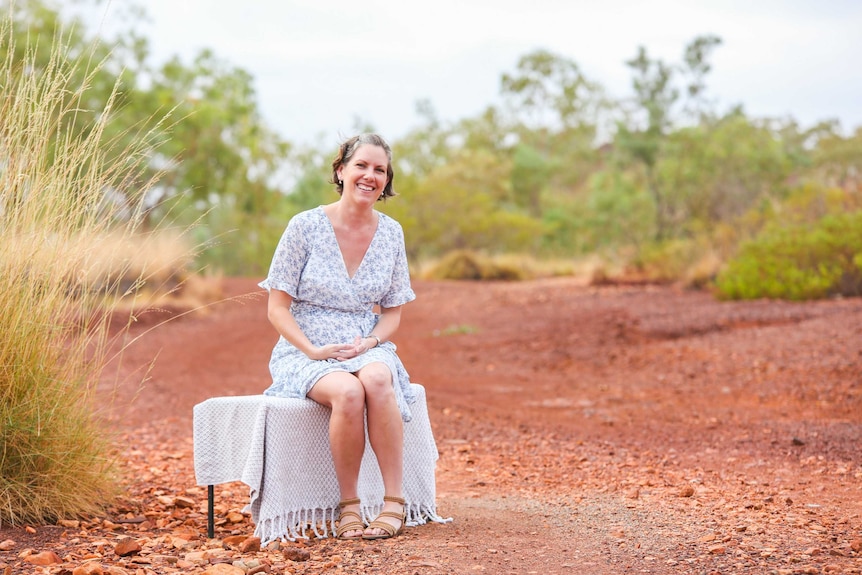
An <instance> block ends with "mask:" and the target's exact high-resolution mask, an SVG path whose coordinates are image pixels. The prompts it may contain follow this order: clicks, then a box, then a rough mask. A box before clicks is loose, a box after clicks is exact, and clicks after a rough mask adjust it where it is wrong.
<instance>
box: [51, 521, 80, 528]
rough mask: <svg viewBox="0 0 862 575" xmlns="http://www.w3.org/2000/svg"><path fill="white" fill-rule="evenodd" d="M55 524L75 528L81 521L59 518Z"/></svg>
mask: <svg viewBox="0 0 862 575" xmlns="http://www.w3.org/2000/svg"><path fill="white" fill-rule="evenodd" d="M57 525H60V526H61V527H67V528H69V529H77V528H78V527H80V526H81V522H80V521H78V520H76V519H60V520H59V521H57Z"/></svg>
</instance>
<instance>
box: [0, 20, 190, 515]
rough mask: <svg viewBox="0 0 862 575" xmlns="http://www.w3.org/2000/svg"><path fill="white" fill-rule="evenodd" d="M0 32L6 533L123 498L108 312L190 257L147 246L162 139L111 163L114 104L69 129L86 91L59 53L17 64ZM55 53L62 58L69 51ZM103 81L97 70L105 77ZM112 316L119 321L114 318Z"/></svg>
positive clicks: (144, 139)
mask: <svg viewBox="0 0 862 575" xmlns="http://www.w3.org/2000/svg"><path fill="white" fill-rule="evenodd" d="M12 42H13V41H12V33H11V25H10V20H9V16H8V15H5V16H3V17H2V19H0V44H5V46H3V47H4V48H9V49H8V50H6V52H7V53H8V54H9V57H8V58H7V59H6V60H5V61H3V62H0V238H2V240H0V293H2V294H3V297H2V298H0V325H2V326H3V329H2V337H0V436H2V451H0V525H3V524H6V523H11V524H21V523H30V522H36V523H39V522H46V521H52V520H55V519H58V518H64V517H73V516H81V515H85V514H89V513H92V512H95V511H97V510H98V509H99V508H100V507H101V506H102V505H104V504H105V503H107V502H109V501H110V499H111V497H112V495H113V494H114V492H115V485H116V483H115V477H114V475H115V466H114V463H115V462H114V461H113V460H112V458H111V456H110V455H109V454H110V453H111V437H110V435H109V434H106V433H105V429H104V428H103V426H102V424H101V422H100V420H99V417H98V414H97V410H96V408H95V405H94V403H93V399H94V393H95V387H96V383H97V382H98V379H99V375H100V371H101V369H102V366H103V365H104V360H105V354H106V349H107V348H108V345H107V344H108V341H107V339H108V333H109V332H108V321H109V316H110V313H105V311H106V309H105V303H106V302H112V301H122V300H123V299H128V298H129V297H134V296H135V294H137V293H139V292H140V291H141V290H142V288H144V287H145V286H147V285H152V284H158V283H163V284H164V283H165V282H171V281H174V280H173V279H171V278H172V277H173V276H175V275H177V272H176V271H175V270H177V269H182V268H183V267H184V266H185V264H186V263H188V261H189V252H190V250H189V249H188V248H187V247H186V246H185V244H184V243H181V242H179V241H178V238H177V236H176V235H174V236H167V235H165V234H163V233H160V232H158V231H157V232H151V233H149V234H147V235H141V234H140V230H139V226H140V222H141V221H142V220H143V215H144V209H143V198H144V195H145V194H146V192H147V190H148V189H149V187H150V185H151V182H150V181H148V180H147V179H146V177H145V176H143V174H144V173H145V170H144V168H145V164H146V161H147V153H146V152H147V150H148V149H149V148H150V145H151V143H152V142H151V138H149V135H148V134H146V133H144V134H139V135H138V136H139V137H136V138H133V139H132V140H133V141H135V142H136V143H135V146H136V147H135V149H125V150H123V153H121V154H112V155H111V157H117V158H121V160H117V161H115V162H113V163H111V162H109V161H108V160H106V158H107V157H108V155H107V154H106V146H110V142H108V143H107V144H106V142H105V133H106V132H105V128H106V126H107V125H108V123H109V122H110V121H111V117H112V114H111V106H112V104H113V99H112V101H109V102H107V104H106V106H105V108H104V109H103V110H99V112H100V113H99V114H98V115H97V118H98V119H97V120H96V121H95V123H94V124H93V125H92V126H91V127H90V129H89V130H88V131H87V133H86V134H75V133H72V132H70V131H69V130H68V128H67V126H69V125H70V124H71V123H72V122H70V121H69V120H70V119H71V118H73V117H74V116H75V115H76V114H78V113H79V110H80V106H81V105H82V98H81V95H82V94H84V93H86V91H87V89H88V85H87V83H88V82H89V80H90V79H91V78H92V74H91V75H90V76H87V78H86V79H85V81H84V85H71V84H70V80H69V78H72V77H74V75H73V74H72V72H73V69H74V67H75V66H80V65H81V63H80V62H76V61H74V60H71V59H68V58H67V57H66V56H67V55H66V54H64V53H63V50H62V48H59V47H58V48H55V50H54V52H55V54H54V59H53V60H52V61H51V62H50V64H49V65H48V66H47V68H45V69H37V68H36V67H35V61H34V60H32V59H29V58H28V59H25V61H23V62H22V61H15V60H14V59H13V55H14V53H15V51H14V50H13V49H11V44H12ZM61 45H62V42H59V41H58V42H56V43H55V46H61ZM94 72H95V70H94ZM108 311H110V310H108Z"/></svg>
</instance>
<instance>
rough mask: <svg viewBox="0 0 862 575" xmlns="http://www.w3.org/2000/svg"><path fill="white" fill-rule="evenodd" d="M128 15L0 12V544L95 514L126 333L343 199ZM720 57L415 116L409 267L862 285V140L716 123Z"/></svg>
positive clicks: (7, 7)
mask: <svg viewBox="0 0 862 575" xmlns="http://www.w3.org/2000/svg"><path fill="white" fill-rule="evenodd" d="M93 1H95V2H96V3H97V4H98V0H93ZM124 6H126V7H128V13H127V16H128V18H127V22H128V23H129V25H128V27H127V28H126V29H124V30H121V31H120V32H118V33H117V35H116V36H115V37H99V35H98V34H94V33H92V32H91V31H90V30H88V29H87V27H86V26H85V24H84V22H82V21H81V20H79V19H77V18H76V17H75V16H70V15H68V14H66V13H64V12H61V10H60V9H59V7H58V5H57V4H55V3H53V2H50V1H49V0H16V1H14V2H12V1H10V0H0V9H2V11H3V12H2V14H0V238H2V240H0V289H2V293H3V298H0V325H2V326H3V329H2V332H0V333H2V338H0V437H2V451H0V527H2V526H4V524H6V523H12V524H21V523H24V522H44V521H52V520H56V519H60V518H63V517H71V516H78V515H81V514H86V513H90V512H93V511H95V510H96V509H97V508H98V507H99V506H101V505H103V504H104V503H105V502H106V501H109V500H110V498H111V497H112V495H113V494H114V493H115V492H116V483H115V482H114V480H113V478H114V475H115V473H116V465H115V464H116V460H115V457H116V454H115V453H114V452H111V448H110V438H109V436H108V435H106V434H105V432H104V427H103V425H102V423H103V422H102V418H104V417H105V416H106V415H105V413H104V411H103V410H101V409H100V408H99V406H101V405H103V403H100V402H98V401H94V400H96V399H98V397H97V396H98V394H97V392H98V391H99V385H100V383H101V381H102V379H101V370H102V369H103V368H104V366H105V365H106V364H107V362H108V361H109V360H110V358H111V357H112V354H115V353H116V354H122V350H123V346H124V345H125V344H124V343H122V342H123V341H125V340H124V339H123V338H124V335H125V332H126V331H127V330H126V329H125V328H127V327H128V326H129V325H131V324H132V323H134V322H135V321H137V317H136V314H138V313H139V311H140V310H147V309H150V308H152V307H153V306H158V307H171V306H176V309H179V310H189V309H198V308H200V307H201V306H205V305H206V303H207V302H212V301H214V300H217V299H218V298H219V297H220V296H219V294H218V292H217V290H212V286H211V285H207V282H206V281H203V282H201V281H200V279H201V277H204V280H206V277H205V276H207V275H208V274H209V275H216V276H218V275H220V274H225V275H244V276H254V277H261V276H262V275H264V274H265V273H266V270H267V268H268V265H269V261H270V258H271V255H272V252H273V250H274V247H275V245H276V243H277V241H278V238H279V237H280V235H281V233H282V231H283V229H284V226H285V225H286V223H287V221H288V219H289V218H290V217H291V216H292V215H293V214H295V213H297V212H299V211H300V210H304V209H308V208H311V207H314V206H317V205H320V204H323V203H328V202H330V201H333V200H334V199H335V198H336V195H335V192H334V190H333V187H332V185H331V184H329V183H328V182H327V179H328V176H329V174H328V169H327V166H328V165H329V164H330V161H331V155H332V153H333V152H334V150H333V149H331V148H333V146H329V145H327V146H325V147H323V148H321V149H318V148H315V147H313V146H307V145H304V146H299V145H295V144H292V143H291V142H287V141H285V140H283V139H282V138H281V137H280V136H279V135H278V134H277V133H275V132H274V131H273V130H272V129H271V128H270V127H268V126H267V125H266V122H265V121H264V120H263V118H262V117H261V114H260V111H259V109H258V104H257V100H256V95H255V92H254V89H253V86H252V83H253V78H252V77H251V76H250V75H249V74H248V73H247V72H245V71H243V70H241V69H238V68H236V67H234V66H231V65H230V64H229V62H228V61H226V60H224V59H222V58H220V57H219V56H218V55H216V54H214V53H212V52H211V51H202V52H201V53H200V54H198V56H197V57H196V58H195V59H194V60H193V61H192V62H191V63H183V62H181V61H180V60H179V59H177V58H175V59H172V60H170V61H168V62H163V63H159V64H151V63H149V59H148V57H147V56H148V51H149V46H148V43H147V39H146V38H145V37H143V36H141V35H139V34H137V33H136V31H135V23H136V22H139V21H140V20H139V18H140V17H141V16H142V9H141V8H140V6H138V5H135V4H133V3H131V4H125V5H124ZM720 45H721V40H720V39H719V38H715V37H696V38H693V39H692V40H691V42H690V43H689V44H688V45H687V46H683V47H681V56H680V58H679V61H674V62H665V61H662V60H659V59H655V58H653V57H651V56H650V55H649V53H648V52H647V50H646V49H645V48H640V49H638V50H637V51H636V53H635V54H634V55H633V57H632V59H631V60H630V61H629V62H628V63H627V65H628V67H629V70H630V73H631V79H632V89H633V91H632V93H633V96H632V97H631V98H628V99H624V100H615V99H612V98H609V97H608V96H607V95H606V94H605V92H604V90H603V89H602V87H601V86H600V85H598V84H597V83H595V82H594V81H592V80H590V79H589V78H587V77H586V76H585V75H584V73H583V71H582V70H581V69H580V67H579V66H578V65H577V63H576V62H574V61H572V60H571V59H569V58H567V57H566V56H565V55H559V54H553V53H549V52H546V51H542V50H537V51H534V52H531V53H529V54H525V55H524V56H523V57H521V58H520V59H519V60H518V61H517V62H514V63H513V69H512V70H511V71H510V72H507V73H505V74H503V75H502V76H501V78H500V93H501V96H502V98H501V102H502V103H501V104H500V105H499V106H488V107H487V108H486V109H485V110H484V111H482V112H481V113H480V114H478V115H476V116H475V117H467V118H463V119H461V120H459V121H456V122H448V123H444V122H442V121H440V120H439V119H438V118H437V117H436V115H435V112H434V109H433V106H432V105H431V103H430V102H419V103H417V112H418V114H419V117H420V118H421V119H422V122H421V123H420V124H419V127H418V128H416V129H414V130H413V131H411V132H409V133H407V134H406V135H405V136H404V137H402V138H400V139H398V140H395V141H391V144H392V146H393V149H394V155H395V163H396V165H395V170H396V174H397V176H396V181H395V184H396V189H397V190H398V192H399V193H400V194H401V196H402V197H400V198H396V199H395V200H394V201H391V202H388V203H386V204H381V209H382V210H384V211H386V212H388V213H390V214H391V215H393V216H394V217H396V218H397V219H398V220H399V221H400V222H401V223H402V225H403V227H404V230H405V235H406V238H407V245H408V251H409V256H410V259H411V264H412V267H413V270H414V273H416V274H418V275H420V276H422V277H427V278H439V279H473V280H482V279H495V280H519V279H530V278H535V277H545V276H551V275H563V274H565V275H580V276H582V277H584V278H586V279H587V280H589V281H592V282H595V283H606V282H615V281H626V282H629V281H648V282H678V283H682V284H684V285H687V286H691V287H696V288H706V289H712V290H714V291H715V293H716V294H717V295H718V296H719V297H726V298H757V297H775V298H787V299H812V298H823V297H832V296H837V295H844V296H854V295H855V296H858V295H860V294H862V198H860V192H861V191H862V190H860V178H862V127H860V128H856V129H855V131H854V132H851V133H847V132H845V131H844V130H843V129H842V127H841V126H839V125H838V124H837V123H833V122H824V123H821V124H818V125H815V126H799V125H798V124H797V123H796V122H794V121H793V120H792V119H785V120H780V121H779V120H766V119H759V118H752V117H749V116H747V115H746V114H745V112H744V111H743V109H741V108H739V109H734V110H731V111H729V112H724V113H718V112H717V111H716V110H715V108H714V106H713V105H712V104H711V101H710V98H709V91H708V89H707V80H708V77H709V71H710V56H711V54H712V53H713V51H714V50H716V49H720ZM373 129H374V127H373V126H361V125H358V126H356V130H357V131H360V130H362V131H366V130H373ZM195 286H197V287H195ZM195 291H198V292H200V294H199V296H198V295H195V293H190V292H195ZM171 296H173V297H172V298H171ZM178 296H179V297H180V299H181V298H186V300H185V301H183V302H182V303H178ZM163 298H168V299H163ZM166 302H167V303H166ZM112 338H113V339H112ZM117 341H120V344H119V345H116V342H117Z"/></svg>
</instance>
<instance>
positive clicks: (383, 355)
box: [259, 206, 416, 421]
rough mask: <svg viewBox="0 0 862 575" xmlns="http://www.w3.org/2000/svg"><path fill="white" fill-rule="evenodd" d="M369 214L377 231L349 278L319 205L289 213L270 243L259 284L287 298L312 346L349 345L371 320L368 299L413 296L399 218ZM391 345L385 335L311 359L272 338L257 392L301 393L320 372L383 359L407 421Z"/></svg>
mask: <svg viewBox="0 0 862 575" xmlns="http://www.w3.org/2000/svg"><path fill="white" fill-rule="evenodd" d="M377 215H378V220H377V222H378V223H377V230H376V231H375V233H374V237H373V238H372V239H371V244H370V245H369V246H368V251H367V252H366V253H365V257H364V258H363V260H362V262H361V263H360V265H359V268H358V269H357V270H356V272H355V273H354V274H353V277H350V276H348V274H347V267H346V266H345V265H344V258H343V257H342V255H341V250H340V249H339V247H338V241H337V240H336V238H335V230H334V229H333V227H332V223H331V222H330V221H329V218H328V217H327V215H326V213H325V212H324V211H323V207H322V206H320V207H317V208H313V209H311V210H307V211H305V212H301V213H299V214H297V215H295V216H294V217H293V218H291V220H290V222H289V223H288V224H287V228H286V229H285V231H284V234H283V235H282V237H281V240H280V241H279V243H278V247H277V248H276V250H275V254H274V256H273V259H272V265H271V266H270V269H269V275H268V276H267V278H266V279H265V280H264V281H262V282H261V283H260V284H259V285H260V287H262V288H265V289H267V290H269V289H277V290H281V291H283V292H286V293H287V294H289V295H290V296H291V297H292V298H293V303H292V304H291V306H290V311H291V313H292V314H293V317H294V318H295V319H296V323H297V324H298V325H299V327H300V329H302V331H303V333H304V334H305V335H306V337H308V339H309V340H310V341H311V343H312V344H314V345H316V346H323V345H327V344H333V343H345V344H349V343H350V344H352V343H353V341H354V339H355V338H356V336H367V335H368V334H369V333H371V330H372V329H373V328H374V326H375V325H376V324H377V320H378V315H377V314H376V313H375V312H374V306H375V304H376V305H380V306H381V307H385V308H388V307H396V306H400V305H403V304H405V303H408V302H410V301H413V300H414V299H416V294H415V293H414V292H413V289H412V288H411V287H410V272H409V270H408V267H407V254H406V250H405V247H404V232H403V230H402V229H401V225H400V224H399V223H398V222H397V221H395V220H394V219H392V218H390V217H389V216H387V215H386V214H383V213H381V212H378V213H377ZM395 351H396V347H395V344H394V343H392V342H391V341H386V342H383V344H382V345H379V346H376V347H373V348H371V349H369V350H368V351H366V352H365V353H363V354H361V355H359V356H357V357H354V358H352V359H349V360H346V361H338V360H335V359H327V360H314V359H310V358H309V357H308V356H307V355H305V354H304V353H303V352H301V351H300V350H299V349H297V348H295V347H294V346H293V345H291V344H290V343H288V341H287V340H285V339H284V338H283V337H279V339H278V343H276V344H275V348H274V349H273V350H272V358H271V359H270V362H269V370H270V373H271V374H272V385H271V386H270V387H269V388H268V389H267V390H266V391H264V394H265V395H272V396H276V397H298V398H304V397H305V396H306V395H307V394H308V391H309V390H310V389H311V388H312V386H313V385H314V384H315V383H317V381H318V380H319V379H320V378H321V377H323V376H324V375H326V374H328V373H332V372H335V371H345V372H349V373H355V372H357V371H359V370H360V369H361V368H363V367H364V366H366V365H368V364H370V363H374V362H383V363H385V364H386V365H387V366H388V367H389V371H390V372H392V382H393V386H394V388H395V397H396V399H397V401H398V408H399V410H400V412H401V417H402V419H403V420H404V421H410V419H411V414H410V408H409V404H411V403H413V401H414V399H415V397H414V394H413V393H412V391H411V389H410V376H409V375H408V374H407V370H406V369H405V368H404V365H403V364H402V363H401V360H400V359H399V358H398V355H397V354H396V353H395Z"/></svg>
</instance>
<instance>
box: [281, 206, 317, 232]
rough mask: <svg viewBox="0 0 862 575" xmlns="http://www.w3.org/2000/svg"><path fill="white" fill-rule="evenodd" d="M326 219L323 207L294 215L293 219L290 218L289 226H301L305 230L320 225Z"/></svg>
mask: <svg viewBox="0 0 862 575" xmlns="http://www.w3.org/2000/svg"><path fill="white" fill-rule="evenodd" d="M324 217H325V214H324V212H323V206H317V207H316V208H311V209H308V210H303V211H301V212H298V213H296V214H294V215H293V217H291V218H290V222H288V226H301V227H303V228H307V227H309V226H316V225H320V223H321V222H322V221H323V218H324Z"/></svg>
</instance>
